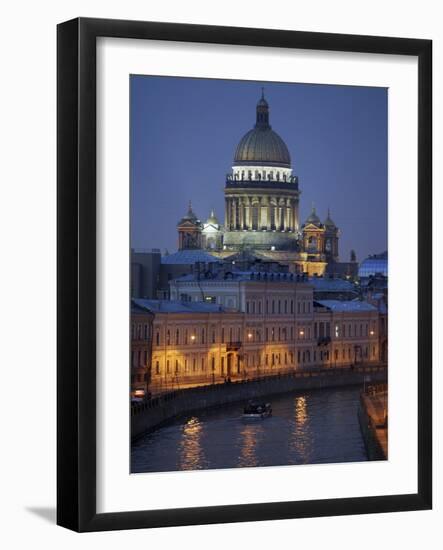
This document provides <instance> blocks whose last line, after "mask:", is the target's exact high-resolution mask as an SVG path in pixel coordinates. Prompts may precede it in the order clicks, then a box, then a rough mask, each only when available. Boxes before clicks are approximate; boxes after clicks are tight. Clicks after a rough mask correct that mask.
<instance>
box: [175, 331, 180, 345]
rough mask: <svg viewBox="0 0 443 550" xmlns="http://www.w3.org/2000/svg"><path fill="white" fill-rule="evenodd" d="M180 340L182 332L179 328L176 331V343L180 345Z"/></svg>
mask: <svg viewBox="0 0 443 550" xmlns="http://www.w3.org/2000/svg"><path fill="white" fill-rule="evenodd" d="M179 340H180V332H179V330H178V329H177V330H176V331H175V344H176V345H178V343H179Z"/></svg>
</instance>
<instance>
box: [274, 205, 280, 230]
mask: <svg viewBox="0 0 443 550" xmlns="http://www.w3.org/2000/svg"><path fill="white" fill-rule="evenodd" d="M275 229H276V230H277V231H278V230H279V229H280V206H279V204H278V200H277V206H276V207H275Z"/></svg>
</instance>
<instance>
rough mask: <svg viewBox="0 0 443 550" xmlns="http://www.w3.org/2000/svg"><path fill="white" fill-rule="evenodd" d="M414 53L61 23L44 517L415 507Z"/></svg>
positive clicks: (231, 517) (421, 377) (381, 44)
mask: <svg viewBox="0 0 443 550" xmlns="http://www.w3.org/2000/svg"><path fill="white" fill-rule="evenodd" d="M431 52H432V49H431V41H428V40H416V39H407V38H387V37H370V36H353V35H334V34H322V33H306V32H295V31H284V30H266V29H251V28H249V29H247V28H235V27H232V28H227V27H216V26H213V27H210V26H198V25H182V24H169V23H148V22H136V21H114V20H102V19H76V20H72V21H68V22H65V23H62V24H60V25H59V27H58V524H59V525H62V526H64V527H67V528H70V529H73V530H77V531H98V530H111V529H129V528H143V527H160V526H174V525H189V524H208V523H221V522H238V521H255V520H269V519H284V518H298V517H315V516H325V515H344V514H363V513H374V512H391V511H392V512H394V511H406V510H420V509H429V508H431V505H432V498H431V495H432V477H431V475H432V440H431V434H432V426H431V410H432V403H431V342H432V322H431V317H432V316H431V304H432V299H431V298H432V297H431V265H432V263H431V262H432V260H431V251H432V246H431V238H432V236H431V225H432V224H431V176H432V170H431V162H432V157H431V135H432V132H431V104H432V97H431V89H432V88H431V75H432V69H431V65H432V55H431Z"/></svg>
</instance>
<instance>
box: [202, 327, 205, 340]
mask: <svg viewBox="0 0 443 550" xmlns="http://www.w3.org/2000/svg"><path fill="white" fill-rule="evenodd" d="M204 343H205V329H204V328H202V344H204Z"/></svg>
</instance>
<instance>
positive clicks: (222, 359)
mask: <svg viewBox="0 0 443 550" xmlns="http://www.w3.org/2000/svg"><path fill="white" fill-rule="evenodd" d="M221 372H222V374H224V373H225V358H224V357H222V358H221Z"/></svg>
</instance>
